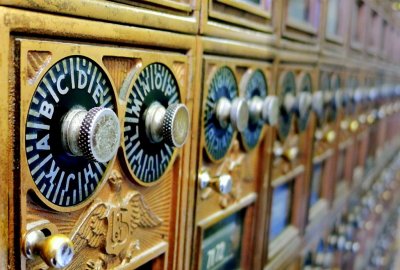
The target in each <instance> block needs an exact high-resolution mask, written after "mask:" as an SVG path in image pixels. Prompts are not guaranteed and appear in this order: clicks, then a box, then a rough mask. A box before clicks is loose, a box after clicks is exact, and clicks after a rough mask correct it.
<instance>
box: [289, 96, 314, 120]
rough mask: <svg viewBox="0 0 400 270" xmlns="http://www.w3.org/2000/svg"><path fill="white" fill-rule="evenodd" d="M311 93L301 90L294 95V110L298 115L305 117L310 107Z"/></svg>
mask: <svg viewBox="0 0 400 270" xmlns="http://www.w3.org/2000/svg"><path fill="white" fill-rule="evenodd" d="M311 103H312V95H311V93H310V92H304V91H303V92H301V93H299V94H298V95H297V96H296V99H295V102H294V106H293V109H294V112H295V113H296V114H297V115H298V116H299V117H300V118H305V117H306V116H307V114H308V112H309V111H310V109H311Z"/></svg>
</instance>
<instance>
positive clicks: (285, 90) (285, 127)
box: [278, 72, 296, 140]
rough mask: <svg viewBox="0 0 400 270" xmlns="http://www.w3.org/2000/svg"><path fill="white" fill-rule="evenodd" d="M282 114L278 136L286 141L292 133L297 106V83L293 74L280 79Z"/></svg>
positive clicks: (289, 73) (287, 73)
mask: <svg viewBox="0 0 400 270" xmlns="http://www.w3.org/2000/svg"><path fill="white" fill-rule="evenodd" d="M279 86H280V95H279V99H280V104H281V106H280V114H279V119H278V135H279V138H280V139H281V140H283V139H285V138H286V137H287V136H288V135H289V132H290V127H291V124H292V117H293V111H294V107H295V104H296V96H295V92H296V82H295V77H294V74H293V72H286V73H284V74H282V76H281V78H280V84H279Z"/></svg>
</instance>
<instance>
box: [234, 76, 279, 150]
mask: <svg viewBox="0 0 400 270" xmlns="http://www.w3.org/2000/svg"><path fill="white" fill-rule="evenodd" d="M243 82H244V85H243V89H244V90H245V98H246V100H247V104H248V107H249V123H248V126H247V128H246V129H245V130H244V131H243V132H241V133H240V137H241V141H242V145H243V146H244V148H245V149H246V150H251V149H253V148H254V147H256V145H257V143H258V141H259V139H260V136H261V132H262V129H263V127H264V124H268V125H270V126H275V125H276V124H277V122H278V118H279V99H278V98H277V97H276V96H271V95H269V96H267V94H268V85H267V81H266V79H265V77H264V74H263V72H262V71H261V70H256V71H255V72H253V73H251V75H250V76H247V78H246V79H244V81H243Z"/></svg>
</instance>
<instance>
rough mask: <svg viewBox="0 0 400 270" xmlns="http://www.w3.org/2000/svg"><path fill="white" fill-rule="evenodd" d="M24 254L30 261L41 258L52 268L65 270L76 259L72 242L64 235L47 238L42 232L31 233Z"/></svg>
mask: <svg viewBox="0 0 400 270" xmlns="http://www.w3.org/2000/svg"><path fill="white" fill-rule="evenodd" d="M23 247H24V254H25V256H26V257H27V258H28V259H34V258H35V257H36V256H40V257H41V258H42V260H43V261H44V262H45V263H46V264H47V265H48V266H50V267H53V268H64V267H66V266H68V265H69V264H70V263H71V262H72V259H73V257H74V247H73V245H72V242H71V240H70V239H69V238H68V237H67V236H65V235H63V234H54V235H50V236H48V237H46V236H45V235H44V233H43V232H42V231H40V230H38V231H32V232H29V233H28V234H27V235H26V236H25V239H24V245H23Z"/></svg>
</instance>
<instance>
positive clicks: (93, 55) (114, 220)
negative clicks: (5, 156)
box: [15, 38, 191, 269]
mask: <svg viewBox="0 0 400 270" xmlns="http://www.w3.org/2000/svg"><path fill="white" fill-rule="evenodd" d="M15 48H16V50H15V59H16V60H15V66H16V67H17V70H16V75H17V78H19V79H17V80H16V84H15V90H16V93H17V94H18V96H17V97H18V104H19V105H20V106H19V108H20V111H18V113H19V115H18V116H17V117H18V123H19V127H18V128H19V131H20V132H19V142H18V145H19V158H18V161H19V165H18V166H19V175H18V181H19V183H16V185H17V186H18V187H19V188H20V193H19V194H18V197H17V198H18V203H19V204H18V205H16V209H19V211H20V212H21V215H20V216H17V217H16V220H17V222H18V223H19V226H20V227H19V228H20V231H18V232H16V235H18V236H21V247H20V248H21V250H22V252H23V253H24V255H23V256H20V260H21V261H20V262H17V263H16V265H18V266H21V267H27V268H33V269H38V268H42V267H46V264H47V265H49V266H53V267H60V266H65V267H66V269H82V268H87V269H92V268H93V269H108V268H112V267H127V268H136V267H139V266H141V265H144V264H145V265H146V266H147V267H150V266H151V267H152V269H165V268H166V267H167V266H168V265H169V266H172V265H174V261H173V260H174V252H175V250H176V248H177V242H176V241H175V237H176V233H177V230H178V228H179V226H176V224H177V222H178V219H179V215H180V209H181V207H183V206H182V205H181V201H180V196H181V192H182V189H183V186H184V185H185V182H184V181H183V179H182V176H183V175H185V170H184V160H185V159H184V158H183V156H182V153H183V151H182V150H181V149H180V148H181V147H183V146H184V144H185V142H186V138H187V136H188V131H189V129H190V127H189V125H190V121H189V117H190V116H189V115H190V113H191V109H190V108H191V107H190V106H186V104H185V103H186V98H187V94H188V92H189V91H190V90H189V82H188V76H189V65H190V64H191V63H190V60H189V58H188V57H187V56H186V55H185V54H180V53H173V52H168V51H167V52H160V51H154V52H153V51H151V50H142V49H134V48H129V47H120V48H117V47H114V46H106V45H93V44H83V43H70V42H60V41H38V40H33V39H25V38H17V39H15ZM57 241H58V242H57ZM60 243H61V244H60ZM60 249H61V250H60ZM46 250H54V252H55V253H52V252H50V251H46ZM17 252H18V251H17ZM35 254H37V255H38V256H35ZM39 255H40V256H39ZM45 263H46V264H45Z"/></svg>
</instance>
